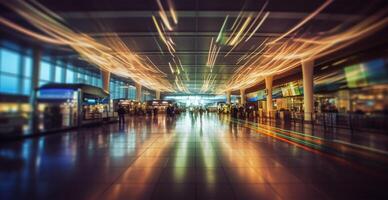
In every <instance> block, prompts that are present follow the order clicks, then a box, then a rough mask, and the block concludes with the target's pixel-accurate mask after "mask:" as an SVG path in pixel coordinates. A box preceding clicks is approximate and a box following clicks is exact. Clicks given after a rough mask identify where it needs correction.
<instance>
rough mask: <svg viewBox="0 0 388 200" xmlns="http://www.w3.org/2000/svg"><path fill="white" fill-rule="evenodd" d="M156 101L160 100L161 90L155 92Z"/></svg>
mask: <svg viewBox="0 0 388 200" xmlns="http://www.w3.org/2000/svg"><path fill="white" fill-rule="evenodd" d="M155 99H156V100H160V90H156V91H155Z"/></svg>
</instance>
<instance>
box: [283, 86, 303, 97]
mask: <svg viewBox="0 0 388 200" xmlns="http://www.w3.org/2000/svg"><path fill="white" fill-rule="evenodd" d="M281 90H282V95H283V97H290V96H299V95H302V92H301V90H300V88H299V85H298V84H297V83H288V84H286V85H285V86H283V87H282V88H281Z"/></svg>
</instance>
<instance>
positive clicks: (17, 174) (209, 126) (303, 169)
mask: <svg viewBox="0 0 388 200" xmlns="http://www.w3.org/2000/svg"><path fill="white" fill-rule="evenodd" d="M0 145H1V146H0V180H1V182H0V199H244V200H245V199H384V198H385V199H386V198H387V194H386V193H385V190H384V189H385V185H386V184H387V182H388V181H387V180H388V179H387V178H386V177H387V173H385V172H384V171H383V172H376V171H375V170H374V169H373V168H366V170H365V167H363V168H362V170H360V168H359V167H358V164H356V163H352V162H341V161H338V160H336V159H332V158H331V157H328V156H323V155H322V154H319V153H316V152H312V151H307V150H306V149H303V148H300V147H297V146H295V145H294V144H291V143H288V142H285V141H281V140H279V139H276V138H274V137H270V136H268V135H265V134H261V133H260V132H257V131H255V130H253V129H250V128H247V127H245V126H243V125H242V124H241V123H235V122H230V121H229V120H228V119H224V118H223V117H220V116H218V115H215V114H204V115H203V116H202V117H201V116H200V115H198V116H195V115H194V116H190V115H186V114H182V115H181V116H179V117H176V118H166V117H165V116H162V115H160V116H158V117H157V118H152V117H137V118H128V119H127V122H126V124H125V126H124V128H123V129H119V125H118V124H109V125H104V126H98V127H90V128H84V129H80V130H78V131H73V132H67V133H59V134H54V135H48V136H45V137H39V138H31V139H26V140H23V141H19V142H10V143H2V144H0Z"/></svg>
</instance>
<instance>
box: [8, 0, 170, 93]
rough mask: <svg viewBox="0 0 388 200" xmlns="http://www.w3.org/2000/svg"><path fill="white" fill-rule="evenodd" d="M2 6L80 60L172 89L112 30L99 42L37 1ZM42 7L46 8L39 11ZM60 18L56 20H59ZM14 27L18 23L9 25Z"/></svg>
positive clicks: (18, 0)
mask: <svg viewBox="0 0 388 200" xmlns="http://www.w3.org/2000/svg"><path fill="white" fill-rule="evenodd" d="M1 3H3V4H4V5H5V6H7V7H8V8H10V9H11V10H13V11H14V12H15V13H17V14H18V15H20V16H21V17H23V19H25V20H26V21H27V22H29V23H30V24H32V25H33V26H35V27H36V28H37V29H39V30H41V31H42V32H44V33H46V34H47V35H48V36H44V37H39V36H38V37H36V38H37V39H40V40H41V41H44V42H52V41H60V42H63V43H64V44H67V45H69V46H70V47H71V48H73V49H74V50H75V51H76V52H78V53H79V55H80V57H81V58H82V59H83V60H86V61H88V62H89V63H91V64H94V65H95V66H96V67H98V68H100V69H101V70H106V71H109V72H111V73H113V74H116V75H118V76H122V77H127V78H131V79H133V80H134V81H135V82H138V83H141V84H142V85H143V86H144V87H147V88H152V89H157V90H160V91H166V92H174V91H175V90H174V87H173V86H172V85H171V84H170V83H169V81H168V80H167V79H166V78H165V76H166V75H165V74H164V73H163V72H161V71H160V70H159V69H158V68H157V67H156V66H155V65H154V64H153V63H152V61H150V60H149V58H142V57H140V56H138V55H136V53H134V52H132V51H131V50H130V49H129V48H128V47H127V46H126V45H125V43H124V42H123V41H122V40H121V39H120V38H119V37H118V36H117V34H114V33H113V34H112V35H111V36H109V37H106V38H105V40H106V44H102V43H100V42H98V41H96V40H94V39H93V38H92V37H90V36H88V35H87V34H84V33H78V32H75V31H74V30H72V29H70V28H69V27H67V26H65V25H64V24H63V23H62V22H64V20H59V19H58V16H56V15H54V14H53V13H52V12H51V11H49V10H48V9H42V7H41V5H40V6H39V7H38V8H39V9H37V8H36V7H34V5H32V4H31V3H29V2H25V1H21V0H15V1H12V3H11V2H7V1H2V2H1ZM42 11H46V12H42ZM58 20H59V21H60V22H59V21H58ZM10 27H11V28H14V29H18V27H20V26H10ZM22 31H24V32H25V33H26V34H30V35H31V33H33V32H31V31H28V30H27V29H25V30H22Z"/></svg>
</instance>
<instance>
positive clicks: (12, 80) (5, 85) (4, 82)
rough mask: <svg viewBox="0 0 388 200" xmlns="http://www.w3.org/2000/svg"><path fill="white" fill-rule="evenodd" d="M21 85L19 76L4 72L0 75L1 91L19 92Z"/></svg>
mask: <svg viewBox="0 0 388 200" xmlns="http://www.w3.org/2000/svg"><path fill="white" fill-rule="evenodd" d="M19 87H20V85H19V84H18V77H17V76H11V75H4V74H2V75H1V77H0V92H2V93H10V94H17V93H18V92H19V91H18V88H19Z"/></svg>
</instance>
